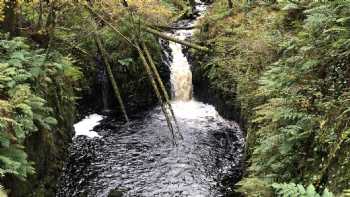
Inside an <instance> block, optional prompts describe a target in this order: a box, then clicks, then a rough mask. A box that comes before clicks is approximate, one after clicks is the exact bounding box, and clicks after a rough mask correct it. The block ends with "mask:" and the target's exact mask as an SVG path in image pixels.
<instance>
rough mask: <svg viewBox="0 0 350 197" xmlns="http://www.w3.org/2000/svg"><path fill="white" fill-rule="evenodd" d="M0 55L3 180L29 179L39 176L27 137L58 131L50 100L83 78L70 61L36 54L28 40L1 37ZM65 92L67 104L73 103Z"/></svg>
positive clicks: (0, 172)
mask: <svg viewBox="0 0 350 197" xmlns="http://www.w3.org/2000/svg"><path fill="white" fill-rule="evenodd" d="M0 51H1V53H0V176H4V175H6V174H13V175H16V176H18V177H19V178H26V177H27V176H28V175H29V174H32V173H34V172H35V169H34V167H33V163H32V162H30V161H28V158H27V154H26V153H25V147H24V141H25V139H26V137H28V136H29V135H31V133H33V132H35V131H37V130H38V129H45V130H51V129H53V128H54V126H55V125H56V124H57V119H56V117H54V114H55V113H54V111H53V109H52V108H50V107H49V106H48V101H47V99H48V98H49V96H50V94H52V93H55V94H58V93H59V90H63V89H64V87H65V86H66V85H72V83H73V82H74V81H75V80H77V79H79V78H80V75H81V74H80V72H79V70H77V69H76V68H75V67H74V66H73V65H72V61H71V60H70V59H69V58H68V57H63V56H62V55H60V54H59V53H56V52H51V53H47V52H45V51H43V50H33V49H31V47H30V46H29V45H27V44H26V43H25V39H24V38H14V39H7V38H6V37H5V36H4V35H1V40H0ZM70 82H71V83H70ZM64 83H66V84H64ZM62 92H63V91H62ZM62 92H61V95H60V97H61V98H62V99H63V100H69V102H71V101H73V100H72V99H74V98H72V97H66V96H68V95H64V94H63V93H62Z"/></svg>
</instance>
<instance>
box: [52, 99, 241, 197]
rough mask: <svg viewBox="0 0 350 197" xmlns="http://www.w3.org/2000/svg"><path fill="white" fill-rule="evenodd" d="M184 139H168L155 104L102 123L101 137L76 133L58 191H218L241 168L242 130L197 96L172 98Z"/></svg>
mask: <svg viewBox="0 0 350 197" xmlns="http://www.w3.org/2000/svg"><path fill="white" fill-rule="evenodd" d="M173 107H174V110H175V114H176V115H177V117H178V121H179V125H180V128H181V131H182V132H183V136H184V140H182V141H179V145H178V146H174V145H172V143H171V139H170V137H171V136H170V135H169V129H168V128H167V124H166V121H165V119H164V116H163V115H162V113H161V110H160V108H156V109H154V110H152V111H150V112H149V113H147V114H146V115H145V117H144V118H141V119H139V120H135V121H132V122H131V124H130V125H129V127H122V126H120V125H119V124H118V123H116V122H114V121H113V120H108V122H109V123H107V121H105V122H104V123H102V124H101V125H100V126H99V128H95V130H97V131H99V134H100V135H102V136H103V137H102V138H93V139H88V138H87V137H85V136H79V137H77V138H76V139H75V140H74V145H73V146H72V148H71V156H70V158H69V161H68V162H67V166H66V169H65V174H64V175H63V176H62V180H61V184H60V186H61V187H60V189H59V192H58V194H57V196H91V197H92V196H101V197H102V196H107V195H108V192H109V191H110V190H111V189H115V188H118V189H119V190H120V191H123V192H124V194H125V196H162V197H163V196H222V195H223V193H222V189H223V188H222V185H221V182H222V180H224V179H231V180H232V181H234V180H235V178H237V177H238V176H240V173H241V166H240V161H241V159H242V156H243V146H244V142H243V136H242V133H241V131H240V129H239V127H238V125H237V124H236V123H235V122H232V121H227V120H224V119H223V118H221V117H220V116H219V115H218V114H217V112H216V110H215V109H214V107H212V106H210V105H206V104H203V103H200V102H196V101H190V102H176V103H174V104H173Z"/></svg>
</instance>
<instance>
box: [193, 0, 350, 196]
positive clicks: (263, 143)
mask: <svg viewBox="0 0 350 197" xmlns="http://www.w3.org/2000/svg"><path fill="white" fill-rule="evenodd" d="M203 23H204V24H206V25H207V26H208V27H209V31H204V30H202V31H201V33H200V34H198V39H202V41H204V39H203V38H209V39H207V41H206V42H207V43H208V44H212V45H213V46H215V47H214V50H215V51H216V53H215V52H214V53H213V54H212V55H210V56H209V57H208V61H207V62H205V63H203V66H202V69H203V70H205V71H206V73H207V75H208V77H209V78H210V79H211V81H212V84H211V86H212V88H214V89H218V90H221V91H237V94H238V95H239V98H238V101H235V100H232V101H231V102H240V104H241V106H242V112H241V114H242V116H243V117H244V118H245V119H246V120H247V123H246V125H245V126H246V128H247V140H248V155H249V157H250V159H249V168H248V174H247V177H246V178H244V179H243V180H242V181H241V182H240V183H239V185H240V186H241V187H240V191H242V192H244V193H246V194H247V195H248V196H269V195H272V192H273V190H271V189H272V187H271V184H272V183H274V182H278V183H283V182H295V183H301V184H302V185H306V186H307V185H310V184H314V185H315V187H316V188H317V190H321V189H322V188H325V187H328V188H329V190H331V191H332V192H335V193H341V192H342V191H343V190H344V189H346V188H349V187H350V185H349V183H350V171H349V169H350V161H349V154H350V151H349V147H350V146H349V145H350V144H349V143H350V138H349V132H350V127H349V125H348V124H349V118H350V116H349V106H350V103H349V101H350V100H349V98H350V97H349V96H350V95H349V93H350V92H349V85H350V72H349V68H350V67H349V64H350V28H349V27H350V2H349V1H335V2H328V1H326V2H312V1H300V2H293V3H292V2H288V1H279V2H277V3H272V4H270V2H264V1H255V2H253V3H252V2H250V3H244V4H240V3H239V2H236V7H235V8H234V10H233V11H227V4H226V1H217V2H215V3H214V6H213V8H212V9H211V11H210V14H209V16H208V17H206V18H205V19H204V21H203ZM223 76H224V77H223ZM232 84H236V85H232ZM236 86H237V87H236ZM232 87H236V88H232ZM274 186H275V188H278V189H277V190H275V191H277V193H278V194H282V193H283V192H287V193H286V195H285V196H304V195H301V194H300V195H296V194H295V193H294V194H293V195H291V193H290V195H287V194H288V192H302V191H304V190H303V189H300V186H299V185H295V184H294V185H293V184H292V183H291V184H287V185H283V184H282V185H279V186H277V185H276V184H275V185H274ZM288 186H289V188H288ZM294 187H295V188H296V189H293V188H294ZM286 188H288V189H286ZM299 189H300V190H299ZM288 190H290V191H288ZM305 191H308V190H307V189H306V190H305ZM325 192H326V193H328V191H326V190H325ZM324 195H325V196H327V195H328V194H324ZM282 196H283V195H282ZM306 196H317V195H316V194H315V195H306Z"/></svg>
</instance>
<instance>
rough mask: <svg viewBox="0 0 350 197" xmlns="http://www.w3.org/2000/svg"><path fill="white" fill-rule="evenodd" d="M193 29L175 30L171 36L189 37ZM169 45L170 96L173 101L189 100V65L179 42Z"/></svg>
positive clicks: (201, 8)
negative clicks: (170, 60) (170, 57)
mask: <svg viewBox="0 0 350 197" xmlns="http://www.w3.org/2000/svg"><path fill="white" fill-rule="evenodd" d="M197 3H198V5H197V7H196V9H197V10H199V11H200V13H203V12H204V11H205V10H206V6H205V5H204V4H201V3H200V2H197ZM201 17H202V15H201V16H199V17H198V18H197V20H195V21H192V22H190V23H188V24H187V26H188V27H191V26H195V25H197V24H198V19H199V18H201ZM193 33H194V30H177V31H176V32H175V33H174V34H171V36H174V37H176V38H177V39H180V40H185V39H186V38H188V37H191V36H192V35H193ZM169 47H170V49H171V55H172V57H173V61H172V63H171V77H170V78H171V86H172V96H173V100H175V101H190V100H191V99H192V90H193V88H192V72H191V65H190V64H189V62H188V60H187V58H186V56H185V54H184V53H183V52H182V46H181V44H178V43H175V42H170V43H169Z"/></svg>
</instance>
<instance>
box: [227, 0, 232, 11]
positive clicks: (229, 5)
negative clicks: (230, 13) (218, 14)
mask: <svg viewBox="0 0 350 197" xmlns="http://www.w3.org/2000/svg"><path fill="white" fill-rule="evenodd" d="M227 3H228V9H230V10H232V8H233V3H232V0H227Z"/></svg>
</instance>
